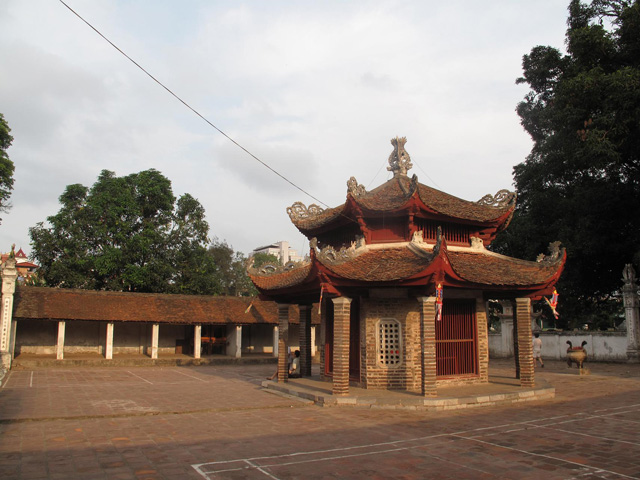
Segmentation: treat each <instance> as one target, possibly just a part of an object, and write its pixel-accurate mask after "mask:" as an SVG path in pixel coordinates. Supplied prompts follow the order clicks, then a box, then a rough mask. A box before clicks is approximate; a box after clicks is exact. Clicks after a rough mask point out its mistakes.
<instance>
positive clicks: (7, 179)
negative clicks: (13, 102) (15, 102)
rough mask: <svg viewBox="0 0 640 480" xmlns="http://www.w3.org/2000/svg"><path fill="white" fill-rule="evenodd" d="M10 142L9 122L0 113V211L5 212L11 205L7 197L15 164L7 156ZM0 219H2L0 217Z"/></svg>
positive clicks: (11, 184)
mask: <svg viewBox="0 0 640 480" xmlns="http://www.w3.org/2000/svg"><path fill="white" fill-rule="evenodd" d="M12 142H13V137H12V136H11V129H10V128H9V124H8V123H7V121H6V120H5V119H4V116H3V115H2V114H1V113H0V212H6V211H8V210H9V208H10V207H11V205H10V204H9V197H10V196H11V191H12V190H13V172H14V171H15V166H14V164H13V162H12V161H11V159H10V158H9V154H7V150H8V149H9V147H10V146H11V143H12ZM0 220H2V219H1V218H0Z"/></svg>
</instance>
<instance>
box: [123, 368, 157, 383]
mask: <svg viewBox="0 0 640 480" xmlns="http://www.w3.org/2000/svg"><path fill="white" fill-rule="evenodd" d="M126 372H127V373H129V374H131V375H133V376H134V377H138V378H139V379H140V380H144V381H145V382H147V383H148V384H149V385H153V383H152V382H150V381H149V380H147V379H146V378H143V377H141V376H140V375H136V374H135V373H133V372H130V371H129V370H126Z"/></svg>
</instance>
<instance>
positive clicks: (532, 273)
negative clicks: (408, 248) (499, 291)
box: [447, 251, 564, 286]
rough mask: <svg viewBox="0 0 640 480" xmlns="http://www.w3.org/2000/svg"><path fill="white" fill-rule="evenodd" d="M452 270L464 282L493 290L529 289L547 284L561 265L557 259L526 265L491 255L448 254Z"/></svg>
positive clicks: (525, 263) (512, 259)
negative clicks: (493, 287)
mask: <svg viewBox="0 0 640 480" xmlns="http://www.w3.org/2000/svg"><path fill="white" fill-rule="evenodd" d="M447 256H448V257H449V260H450V261H451V266H452V268H453V270H454V271H455V272H456V273H457V274H458V275H460V277H462V278H463V279H465V280H466V281H468V282H471V283H476V284H483V285H495V286H529V285H541V284H545V283H547V282H549V281H550V280H551V279H553V277H554V276H555V275H556V274H557V273H558V269H560V268H561V267H562V265H563V261H564V257H563V256H560V257H559V258H558V259H557V260H555V261H551V262H530V261H527V260H518V259H516V258H511V257H506V256H504V255H498V254H495V253H491V252H486V251H485V252H484V253H475V252H466V251H448V252H447Z"/></svg>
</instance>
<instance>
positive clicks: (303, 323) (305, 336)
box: [298, 305, 312, 377]
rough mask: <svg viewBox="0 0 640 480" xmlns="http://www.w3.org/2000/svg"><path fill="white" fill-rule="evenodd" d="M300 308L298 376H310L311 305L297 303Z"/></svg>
mask: <svg viewBox="0 0 640 480" xmlns="http://www.w3.org/2000/svg"><path fill="white" fill-rule="evenodd" d="M298 308H299V310H300V376H301V377H310V376H311V308H312V307H311V305H299V306H298Z"/></svg>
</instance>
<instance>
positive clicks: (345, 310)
mask: <svg viewBox="0 0 640 480" xmlns="http://www.w3.org/2000/svg"><path fill="white" fill-rule="evenodd" d="M332 301H333V392H332V393H333V394H334V395H348V394H349V327H350V326H351V299H350V298H347V297H337V298H333V299H332Z"/></svg>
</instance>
